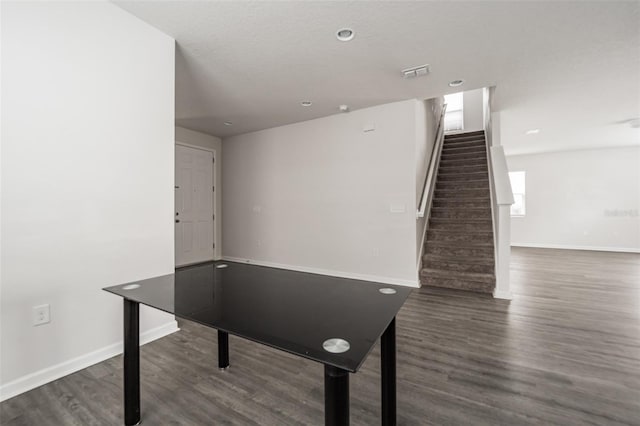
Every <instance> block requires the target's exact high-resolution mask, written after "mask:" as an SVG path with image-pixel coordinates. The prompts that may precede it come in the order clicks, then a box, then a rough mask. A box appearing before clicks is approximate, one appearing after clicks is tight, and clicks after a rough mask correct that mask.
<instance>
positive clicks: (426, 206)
mask: <svg viewBox="0 0 640 426" xmlns="http://www.w3.org/2000/svg"><path fill="white" fill-rule="evenodd" d="M446 111H447V104H444V105H443V106H442V111H441V112H440V117H439V118H438V125H437V127H436V137H435V141H434V144H433V151H431V158H430V159H429V167H428V168H427V175H426V176H425V179H424V185H423V186H422V196H421V197H420V204H419V205H418V210H417V212H416V216H417V217H424V216H425V214H426V212H427V211H429V210H431V203H432V202H433V192H434V190H435V184H436V178H437V174H438V166H439V165H440V154H441V153H442V146H443V145H444V115H445V113H446Z"/></svg>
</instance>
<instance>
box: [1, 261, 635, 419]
mask: <svg viewBox="0 0 640 426" xmlns="http://www.w3.org/2000/svg"><path fill="white" fill-rule="evenodd" d="M511 270H512V273H511V274H512V275H511V276H512V286H513V288H514V293H515V298H514V300H513V301H511V302H510V303H509V302H505V301H500V300H494V299H492V298H490V297H487V296H483V295H476V294H470V293H464V292H456V291H451V290H444V289H432V288H426V287H424V288H422V289H420V290H416V291H414V293H413V295H412V296H411V297H410V299H409V300H408V302H407V304H406V305H405V307H404V308H403V309H402V311H401V313H400V315H399V316H398V320H397V327H398V329H397V334H398V424H401V425H528V424H545V425H547V424H557V425H622V424H625V425H629V424H636V425H640V255H633V254H622V253H604V252H584V251H565V250H546V249H514V250H513V256H512V268H511ZM181 327H182V330H181V331H180V332H178V333H175V334H173V335H171V336H168V337H166V338H164V339H160V340H159V341H156V342H153V343H151V344H148V345H146V346H144V347H143V348H142V351H141V357H142V404H143V405H142V416H143V424H146V425H214V424H215V425H226V424H229V425H230V424H233V425H256V424H260V425H320V424H322V423H323V384H322V377H323V376H322V368H321V366H320V365H319V364H316V363H314V362H311V361H306V360H301V359H298V358H296V357H293V356H289V355H287V354H284V353H281V352H278V351H275V350H272V349H269V348H266V347H263V346H260V345H257V344H254V343H249V342H246V341H243V340H241V339H238V338H233V337H231V338H230V344H231V365H232V366H231V368H230V369H229V370H228V371H225V372H221V371H218V369H217V368H216V334H215V332H213V331H211V330H208V329H206V328H204V327H202V326H198V325H195V324H192V323H181ZM379 382H380V374H379V352H378V350H377V349H376V351H375V352H374V353H372V355H371V356H370V357H369V359H368V360H367V362H366V363H365V365H364V367H363V368H362V370H361V371H360V372H359V373H357V374H355V375H353V376H352V378H351V419H352V424H354V425H376V424H379V407H380V396H379ZM121 383H122V366H121V357H115V358H113V359H110V360H108V361H105V362H103V363H100V364H97V365H95V366H93V367H90V368H87V369H85V370H83V371H80V372H78V373H75V374H72V375H70V376H67V377H65V378H63V379H60V380H57V381H55V382H53V383H50V384H47V385H45V386H42V387H40V388H38V389H35V390H33V391H31V392H28V393H25V394H23V395H20V396H18V397H15V398H13V399H10V400H8V401H5V402H4V403H2V404H1V406H0V408H1V417H0V423H2V425H6V426H9V425H11V426H15V425H119V424H121V422H122V412H121V410H122V408H121V399H122V397H121V396H122V390H121Z"/></svg>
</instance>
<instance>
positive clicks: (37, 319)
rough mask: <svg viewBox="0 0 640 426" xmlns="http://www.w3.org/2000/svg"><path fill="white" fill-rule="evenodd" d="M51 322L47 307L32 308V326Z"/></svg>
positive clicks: (49, 311)
mask: <svg viewBox="0 0 640 426" xmlns="http://www.w3.org/2000/svg"><path fill="white" fill-rule="evenodd" d="M50 321H51V310H50V308H49V305H48V304H47V305H38V306H34V307H33V325H42V324H47V323H49V322H50Z"/></svg>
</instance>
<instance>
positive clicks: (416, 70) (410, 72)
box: [402, 64, 431, 78]
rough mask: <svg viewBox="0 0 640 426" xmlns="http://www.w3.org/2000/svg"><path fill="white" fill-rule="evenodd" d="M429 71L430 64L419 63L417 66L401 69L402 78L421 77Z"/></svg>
mask: <svg viewBox="0 0 640 426" xmlns="http://www.w3.org/2000/svg"><path fill="white" fill-rule="evenodd" d="M430 72H431V66H430V65H428V64H427V65H420V66H417V67H412V68H407V69H406V70H402V76H403V77H404V78H415V77H422V76H423V75H427V74H429V73H430Z"/></svg>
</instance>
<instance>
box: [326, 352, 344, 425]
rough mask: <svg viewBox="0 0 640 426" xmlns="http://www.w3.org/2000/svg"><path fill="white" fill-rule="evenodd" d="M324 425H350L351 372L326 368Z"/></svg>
mask: <svg viewBox="0 0 640 426" xmlns="http://www.w3.org/2000/svg"><path fill="white" fill-rule="evenodd" d="M324 424H325V426H348V425H349V372H348V371H346V370H343V369H341V368H338V367H333V366H331V365H326V364H325V366H324Z"/></svg>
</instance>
